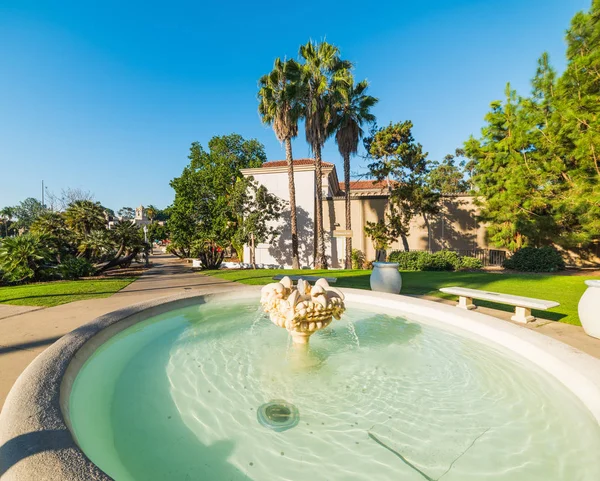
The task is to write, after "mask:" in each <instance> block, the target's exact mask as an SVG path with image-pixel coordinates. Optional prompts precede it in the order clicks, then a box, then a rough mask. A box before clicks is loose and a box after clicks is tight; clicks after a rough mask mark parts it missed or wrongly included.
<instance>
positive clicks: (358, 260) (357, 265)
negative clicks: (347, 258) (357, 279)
mask: <svg viewBox="0 0 600 481" xmlns="http://www.w3.org/2000/svg"><path fill="white" fill-rule="evenodd" d="M351 259H352V269H361V268H362V266H363V264H364V262H365V255H364V253H363V251H361V250H360V249H352V257H351Z"/></svg>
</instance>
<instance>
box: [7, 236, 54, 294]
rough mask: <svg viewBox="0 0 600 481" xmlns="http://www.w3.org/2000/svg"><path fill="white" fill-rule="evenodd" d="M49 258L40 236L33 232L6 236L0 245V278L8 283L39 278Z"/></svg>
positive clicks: (42, 274)
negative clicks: (0, 275)
mask: <svg viewBox="0 0 600 481" xmlns="http://www.w3.org/2000/svg"><path fill="white" fill-rule="evenodd" d="M49 258H50V252H49V251H48V249H47V247H46V246H45V244H44V242H43V238H42V237H40V236H36V235H33V234H25V235H21V236H17V237H7V238H5V239H3V241H2V244H1V245H0V271H1V272H2V279H3V280H4V281H5V282H7V283H10V284H16V283H19V282H26V281H31V280H33V281H37V280H40V279H41V278H42V277H43V276H44V270H43V269H44V267H45V264H46V262H47V261H48V259H49Z"/></svg>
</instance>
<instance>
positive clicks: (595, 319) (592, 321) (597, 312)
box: [579, 281, 600, 339]
mask: <svg viewBox="0 0 600 481" xmlns="http://www.w3.org/2000/svg"><path fill="white" fill-rule="evenodd" d="M585 283H586V284H587V286H588V288H587V289H586V291H585V292H584V293H583V296H581V299H580V300H579V320H580V321H581V325H582V326H583V330H584V331H585V332H586V334H587V335H588V336H592V337H597V338H598V339H600V281H585Z"/></svg>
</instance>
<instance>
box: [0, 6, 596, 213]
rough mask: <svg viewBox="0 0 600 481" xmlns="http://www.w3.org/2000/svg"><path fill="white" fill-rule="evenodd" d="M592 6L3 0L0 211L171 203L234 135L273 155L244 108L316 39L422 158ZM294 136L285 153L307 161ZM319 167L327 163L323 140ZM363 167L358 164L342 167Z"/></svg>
mask: <svg viewBox="0 0 600 481" xmlns="http://www.w3.org/2000/svg"><path fill="white" fill-rule="evenodd" d="M589 6H590V0H503V1H501V2H500V1H490V0H427V1H424V0H419V1H417V0H380V1H371V2H369V1H361V2H359V1H355V0H345V1H343V2H334V1H324V0H319V1H314V0H308V1H304V2H285V1H284V2H282V1H280V0H279V1H270V0H261V1H260V2H258V1H247V0H246V1H243V0H229V1H226V0H222V1H220V2H219V1H198V0H196V1H189V2H187V1H171V2H165V1H160V2H157V1H153V0H145V1H138V0H127V1H122V0H121V1H114V0H103V1H96V0H89V1H82V0H77V1H71V0H60V1H58V0H54V1H30V0H2V1H1V2H0V207H2V206H5V205H13V204H15V203H17V202H18V201H20V200H22V199H24V198H26V197H30V196H32V197H39V196H40V183H41V180H42V179H43V180H44V181H45V182H46V184H47V186H48V187H49V189H50V190H51V191H54V192H56V193H59V192H60V190H61V188H66V187H80V188H83V189H86V190H91V191H92V192H94V194H95V196H96V199H97V200H100V201H101V202H102V203H103V204H104V205H106V206H108V207H112V208H114V209H119V208H120V207H122V206H137V205H139V204H144V205H147V204H155V205H157V206H158V207H161V208H162V207H166V206H167V205H168V204H169V203H170V202H171V201H172V199H173V191H172V189H171V188H170V187H169V180H170V179H172V178H173V177H175V176H177V175H179V174H180V172H181V170H182V169H183V167H184V165H185V164H186V163H187V155H188V149H189V145H190V143H191V142H192V141H196V140H197V141H200V142H201V143H202V144H206V142H207V141H208V139H210V138H211V137H212V136H213V135H220V134H227V133H231V132H237V133H239V134H241V135H243V136H244V137H246V138H252V137H255V138H258V139H259V140H260V141H261V142H262V143H263V144H264V145H265V147H266V151H267V155H268V156H269V159H271V160H273V159H281V158H284V157H285V154H284V150H283V149H282V147H281V146H280V145H279V143H278V142H277V140H276V139H275V136H274V135H273V133H272V131H271V130H270V129H269V128H268V127H265V126H263V125H262V124H261V122H260V119H259V117H258V114H257V101H256V92H257V79H258V78H259V77H260V76H261V75H262V74H263V73H266V72H268V71H269V70H270V69H271V67H272V64H273V60H274V59H275V57H277V56H281V57H284V56H287V57H296V56H297V52H298V46H299V45H300V44H302V43H305V42H306V41H307V40H308V39H314V40H321V39H327V40H328V41H329V42H331V43H334V44H336V45H338V46H339V47H340V49H341V52H342V56H343V57H344V58H346V59H349V60H352V61H353V62H355V64H356V77H357V78H359V79H362V78H365V77H366V78H368V80H369V81H370V82H371V88H370V93H371V94H372V95H374V96H376V97H378V98H379V99H380V102H379V104H378V105H377V107H376V109H375V114H376V115H377V118H378V123H379V125H385V124H387V123H389V122H390V121H394V122H396V121H401V120H407V119H410V120H412V121H413V123H414V124H415V127H414V136H415V138H416V140H417V141H419V142H421V143H422V144H423V146H424V148H425V150H426V151H428V152H429V153H430V158H431V159H441V158H442V157H443V156H444V155H445V154H446V153H449V152H452V151H453V150H454V149H455V148H456V147H458V146H460V145H461V144H462V142H463V141H464V140H466V139H467V138H468V137H469V135H470V134H472V133H475V134H477V133H478V132H479V130H480V128H481V126H482V119H483V116H484V115H485V113H486V112H487V110H488V106H489V103H490V102H491V101H492V100H494V99H496V98H501V97H502V92H503V89H504V86H505V84H506V82H507V81H510V82H511V83H512V84H513V85H514V86H515V87H516V88H517V89H518V90H519V92H520V93H523V94H526V93H527V92H528V91H529V84H528V82H529V79H530V78H531V77H532V76H533V74H534V72H535V66H536V59H537V58H538V57H539V55H540V54H541V53H542V52H543V51H545V50H546V51H548V52H549V53H550V56H551V60H552V62H553V64H554V66H555V67H557V68H558V70H559V71H560V70H562V69H563V68H564V63H565V62H564V53H565V44H564V40H563V38H564V32H565V30H566V28H567V27H568V25H569V21H570V19H571V17H572V16H573V14H574V13H575V12H576V11H578V10H584V9H588V8H589ZM309 154H310V153H309V149H308V146H307V144H306V142H305V140H304V136H303V132H302V133H301V135H300V136H299V138H298V139H296V141H295V142H294V155H295V156H296V157H306V156H308V155H309ZM324 159H325V160H327V161H331V162H336V163H337V164H338V165H339V164H340V163H339V154H338V152H337V148H336V145H335V143H334V142H333V141H329V142H328V144H327V145H326V147H325V151H324ZM361 166H363V167H364V165H363V162H361V161H360V159H356V161H355V164H354V166H353V170H355V171H360V168H361Z"/></svg>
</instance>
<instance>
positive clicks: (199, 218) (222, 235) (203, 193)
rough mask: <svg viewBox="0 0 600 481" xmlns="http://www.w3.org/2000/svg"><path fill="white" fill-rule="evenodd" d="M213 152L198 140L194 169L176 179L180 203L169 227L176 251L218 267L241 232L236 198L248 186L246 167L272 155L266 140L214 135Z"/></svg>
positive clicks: (192, 153) (193, 152)
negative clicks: (227, 249) (243, 172)
mask: <svg viewBox="0 0 600 481" xmlns="http://www.w3.org/2000/svg"><path fill="white" fill-rule="evenodd" d="M208 148H209V150H208V151H206V150H204V149H203V148H202V146H201V145H200V144H199V143H198V142H194V143H193V144H192V146H191V148H190V155H189V157H188V158H189V159H190V163H189V165H188V166H186V167H185V168H184V169H183V172H182V174H181V176H179V177H177V178H175V179H173V180H172V181H171V187H173V189H174V190H175V201H174V202H173V205H172V206H171V207H170V209H169V212H170V218H169V221H168V228H169V231H170V233H171V241H172V244H171V245H170V251H171V252H173V253H174V254H176V255H178V256H180V257H191V256H193V257H199V258H201V259H204V260H203V263H205V265H204V267H206V268H218V267H219V266H220V264H221V262H222V261H223V257H224V252H225V248H227V247H229V246H230V245H231V244H232V242H235V236H236V233H237V231H238V230H239V228H240V221H241V217H240V214H241V213H240V211H239V205H238V204H237V203H236V198H237V195H238V193H239V190H240V184H239V183H245V182H247V179H244V177H243V176H242V174H241V172H240V169H243V168H248V167H259V166H260V165H261V164H262V163H263V162H264V161H265V160H266V154H265V151H264V147H263V146H262V144H261V143H260V142H258V141H257V140H245V139H243V138H242V137H241V136H240V135H237V134H231V135H228V136H222V137H213V138H212V139H211V140H210V141H209V143H208ZM246 185H247V184H246Z"/></svg>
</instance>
